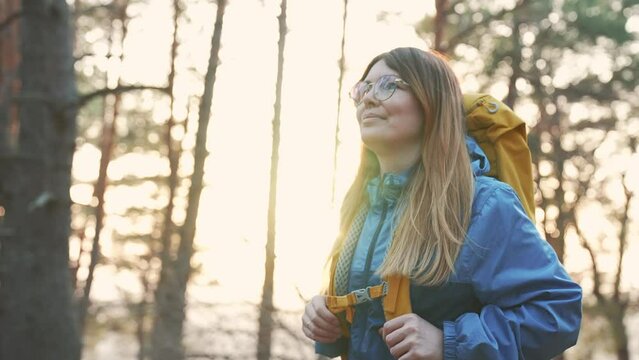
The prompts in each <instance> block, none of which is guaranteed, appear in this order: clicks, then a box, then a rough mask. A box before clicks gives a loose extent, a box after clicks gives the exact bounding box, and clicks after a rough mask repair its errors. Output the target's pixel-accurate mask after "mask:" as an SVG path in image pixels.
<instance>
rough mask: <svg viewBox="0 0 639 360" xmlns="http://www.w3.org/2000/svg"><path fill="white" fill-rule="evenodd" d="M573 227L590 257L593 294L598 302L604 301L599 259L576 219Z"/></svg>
mask: <svg viewBox="0 0 639 360" xmlns="http://www.w3.org/2000/svg"><path fill="white" fill-rule="evenodd" d="M572 225H573V226H574V227H575V231H576V232H577V237H578V238H579V242H580V243H581V246H583V247H584V248H585V249H586V250H587V251H588V254H589V255H590V260H591V262H592V279H593V283H594V284H593V287H592V292H593V294H595V297H596V298H597V300H598V301H603V300H604V298H603V295H602V294H601V279H600V275H601V274H600V273H599V270H598V269H597V257H596V256H595V251H594V250H593V249H592V246H590V243H589V242H588V240H586V238H585V237H584V235H583V233H582V232H581V228H580V227H579V224H577V221H576V219H573V223H572Z"/></svg>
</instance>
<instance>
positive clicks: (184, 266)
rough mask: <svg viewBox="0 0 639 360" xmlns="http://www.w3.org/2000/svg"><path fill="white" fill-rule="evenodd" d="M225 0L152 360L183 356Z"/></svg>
mask: <svg viewBox="0 0 639 360" xmlns="http://www.w3.org/2000/svg"><path fill="white" fill-rule="evenodd" d="M225 7H226V0H218V1H217V16H216V20H215V29H214V30H213V37H212V41H211V55H210V58H209V66H208V70H207V73H206V77H205V80H204V93H203V94H202V99H201V102H200V112H199V120H198V130H197V135H196V140H195V154H194V166H193V175H192V176H191V188H190V190H189V197H188V207H187V212H186V218H185V220H184V224H183V225H182V226H181V228H180V230H179V237H180V243H179V246H178V251H177V256H176V259H175V260H174V261H171V260H169V261H168V262H167V263H162V270H161V273H160V282H159V283H158V287H157V290H156V294H155V301H156V314H155V319H154V326H153V332H152V335H151V346H152V350H151V358H152V359H153V360H177V359H184V347H183V345H182V336H183V330H184V319H185V317H186V289H187V284H188V281H189V277H190V275H191V270H192V269H191V258H192V256H193V251H194V250H193V240H194V238H195V222H196V220H197V214H198V208H199V203H200V194H201V192H202V187H203V178H204V160H206V156H207V154H208V153H207V150H206V139H207V136H206V135H207V131H208V125H209V118H210V116H211V103H212V99H213V85H214V84H215V73H216V70H217V64H218V60H219V57H218V53H219V50H220V40H221V37H222V20H223V18H224V9H225Z"/></svg>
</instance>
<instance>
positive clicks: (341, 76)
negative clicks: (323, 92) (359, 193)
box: [331, 0, 348, 204]
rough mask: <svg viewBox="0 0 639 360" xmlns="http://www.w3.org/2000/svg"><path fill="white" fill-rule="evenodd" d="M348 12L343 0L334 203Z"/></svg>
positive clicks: (334, 156)
mask: <svg viewBox="0 0 639 360" xmlns="http://www.w3.org/2000/svg"><path fill="white" fill-rule="evenodd" d="M347 14H348V0H344V16H343V18H342V19H343V20H342V46H341V53H340V57H339V79H338V81H337V84H338V85H337V116H336V117H335V150H334V151H333V183H332V187H331V204H335V183H336V181H337V152H338V150H339V131H340V129H339V118H340V114H341V109H342V84H343V82H344V71H345V61H346V60H345V56H344V45H345V44H346V19H347Z"/></svg>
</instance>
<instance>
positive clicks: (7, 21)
mask: <svg viewBox="0 0 639 360" xmlns="http://www.w3.org/2000/svg"><path fill="white" fill-rule="evenodd" d="M22 15H24V12H23V11H22V10H19V11H16V12H14V13H13V14H11V15H9V16H7V17H6V18H5V19H4V20H2V21H1V22H0V32H1V31H4V30H5V29H7V28H8V27H9V26H10V25H11V23H13V22H14V21H16V20H18V19H19V18H21V17H22Z"/></svg>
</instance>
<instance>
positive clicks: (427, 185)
mask: <svg viewBox="0 0 639 360" xmlns="http://www.w3.org/2000/svg"><path fill="white" fill-rule="evenodd" d="M381 60H383V61H384V62H385V63H386V65H388V67H390V68H391V69H393V70H395V71H396V72H397V73H398V74H399V77H401V78H402V79H403V80H405V81H406V82H408V84H409V85H410V88H411V90H412V92H413V95H414V96H415V97H416V98H417V99H418V100H419V102H420V103H421V106H422V109H423V113H424V132H423V138H422V148H421V161H420V162H419V163H418V165H417V166H416V169H415V170H414V172H413V175H412V177H411V180H410V181H409V183H408V184H407V187H406V189H405V190H404V192H403V194H402V197H401V198H400V201H399V204H398V207H399V209H400V211H402V212H401V217H400V218H399V221H398V224H397V227H396V230H395V232H394V234H393V241H392V243H391V245H390V248H389V250H388V253H387V255H386V257H385V259H384V262H383V263H382V265H381V267H380V268H379V269H378V273H379V274H380V275H381V276H388V275H393V274H402V275H405V276H408V277H410V278H411V279H412V280H413V281H415V282H416V283H417V284H420V285H429V286H433V285H439V284H442V283H444V282H445V281H446V280H447V279H448V277H449V276H450V274H451V273H452V272H453V271H454V264H455V260H456V259H457V255H458V254H459V250H460V248H461V246H462V244H463V242H464V239H465V236H466V230H467V229H468V225H469V223H470V215H471V209H472V201H473V193H474V187H473V183H474V182H473V174H472V171H471V167H470V158H469V156H468V152H467V149H466V142H465V139H464V136H465V118H464V109H463V99H462V94H461V90H460V88H459V84H458V81H457V78H456V77H455V74H454V73H453V71H452V69H451V68H450V67H449V65H448V64H447V62H446V60H445V59H444V58H443V56H441V55H440V54H437V53H435V52H425V51H422V50H419V49H416V48H397V49H393V50H391V51H389V52H387V53H383V54H380V55H378V56H376V57H375V58H374V59H373V60H372V61H371V62H370V63H369V65H368V67H367V68H366V70H365V71H364V74H363V75H362V77H361V79H362V80H363V79H364V78H366V75H367V74H368V72H369V71H370V69H371V67H372V66H373V65H374V64H375V63H377V62H378V61H381ZM379 173H380V167H379V162H378V160H377V157H376V155H375V154H374V153H373V152H372V151H371V150H370V149H368V148H366V147H365V146H363V147H362V155H361V160H360V166H359V170H358V172H357V175H356V177H355V180H354V181H353V184H352V185H351V187H350V189H349V190H348V192H347V193H346V196H345V198H344V202H343V204H342V208H341V218H340V220H341V221H340V236H338V239H337V241H336V243H335V246H334V248H333V252H332V256H336V255H337V254H338V253H339V251H340V249H341V247H342V244H343V242H344V241H345V237H346V234H347V232H348V229H349V228H350V226H351V223H352V222H353V219H354V217H355V215H356V213H357V212H358V210H359V209H360V208H361V206H363V205H366V204H367V202H368V196H367V194H366V184H367V183H368V181H369V180H370V179H371V178H373V177H375V176H379Z"/></svg>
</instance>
